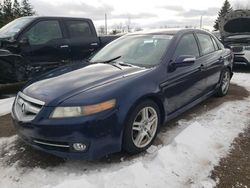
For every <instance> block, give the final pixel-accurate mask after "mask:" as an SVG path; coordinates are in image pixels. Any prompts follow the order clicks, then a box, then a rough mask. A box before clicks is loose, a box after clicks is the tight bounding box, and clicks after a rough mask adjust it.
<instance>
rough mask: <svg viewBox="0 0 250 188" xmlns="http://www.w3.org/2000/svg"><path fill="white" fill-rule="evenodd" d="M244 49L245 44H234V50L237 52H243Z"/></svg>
mask: <svg viewBox="0 0 250 188" xmlns="http://www.w3.org/2000/svg"><path fill="white" fill-rule="evenodd" d="M243 50H244V48H243V46H233V47H232V51H233V52H236V53H238V52H242V51H243Z"/></svg>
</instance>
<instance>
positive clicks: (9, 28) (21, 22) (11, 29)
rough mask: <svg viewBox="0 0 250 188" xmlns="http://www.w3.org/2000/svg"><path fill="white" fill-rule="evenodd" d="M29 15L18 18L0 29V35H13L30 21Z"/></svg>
mask: <svg viewBox="0 0 250 188" xmlns="http://www.w3.org/2000/svg"><path fill="white" fill-rule="evenodd" d="M31 20H32V18H31V17H23V18H18V19H16V20H14V21H12V22H10V23H8V24H7V25H5V26H3V27H2V28H1V29H0V37H13V36H15V34H17V33H18V32H19V31H20V30H21V29H22V28H24V27H25V26H26V25H27V24H28V23H29V22H30V21H31Z"/></svg>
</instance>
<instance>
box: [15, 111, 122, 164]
mask: <svg viewBox="0 0 250 188" xmlns="http://www.w3.org/2000/svg"><path fill="white" fill-rule="evenodd" d="M12 118H13V124H14V126H15V128H16V129H17V132H18V135H19V136H20V137H21V138H22V140H24V141H25V142H26V143H28V144H29V145H31V146H32V147H34V148H35V149H38V150H41V151H44V152H47V153H50V154H53V155H56V156H59V157H62V158H72V159H86V160H93V159H97V158H100V157H103V156H105V155H107V154H111V153H115V152H119V151H120V150H121V129H120V128H119V127H120V126H119V125H118V124H119V123H118V116H117V110H112V111H108V112H105V113H101V114H97V115H93V116H90V117H86V118H85V117H82V118H68V119H61V120H60V119H57V120H55V119H42V118H39V120H37V119H35V120H34V121H31V122H26V123H24V122H20V121H18V120H17V117H16V116H15V114H14V113H12ZM74 143H83V144H85V145H86V146H87V147H86V149H85V151H82V152H79V151H76V150H74V148H73V144H74Z"/></svg>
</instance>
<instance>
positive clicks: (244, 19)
mask: <svg viewBox="0 0 250 188" xmlns="http://www.w3.org/2000/svg"><path fill="white" fill-rule="evenodd" d="M219 30H220V33H221V38H222V39H223V40H230V38H228V37H230V36H236V35H238V36H240V35H242V36H243V37H244V38H245V36H247V35H250V10H236V11H232V12H230V13H229V14H227V15H226V16H224V17H223V18H222V19H221V20H220V21H219ZM238 38H239V37H237V39H238ZM232 40H233V39H232Z"/></svg>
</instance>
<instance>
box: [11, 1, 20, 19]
mask: <svg viewBox="0 0 250 188" xmlns="http://www.w3.org/2000/svg"><path fill="white" fill-rule="evenodd" d="M12 11H13V17H14V18H15V19H16V18H19V17H21V16H22V9H21V6H20V4H19V2H18V1H17V0H14V4H13V7H12Z"/></svg>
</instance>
